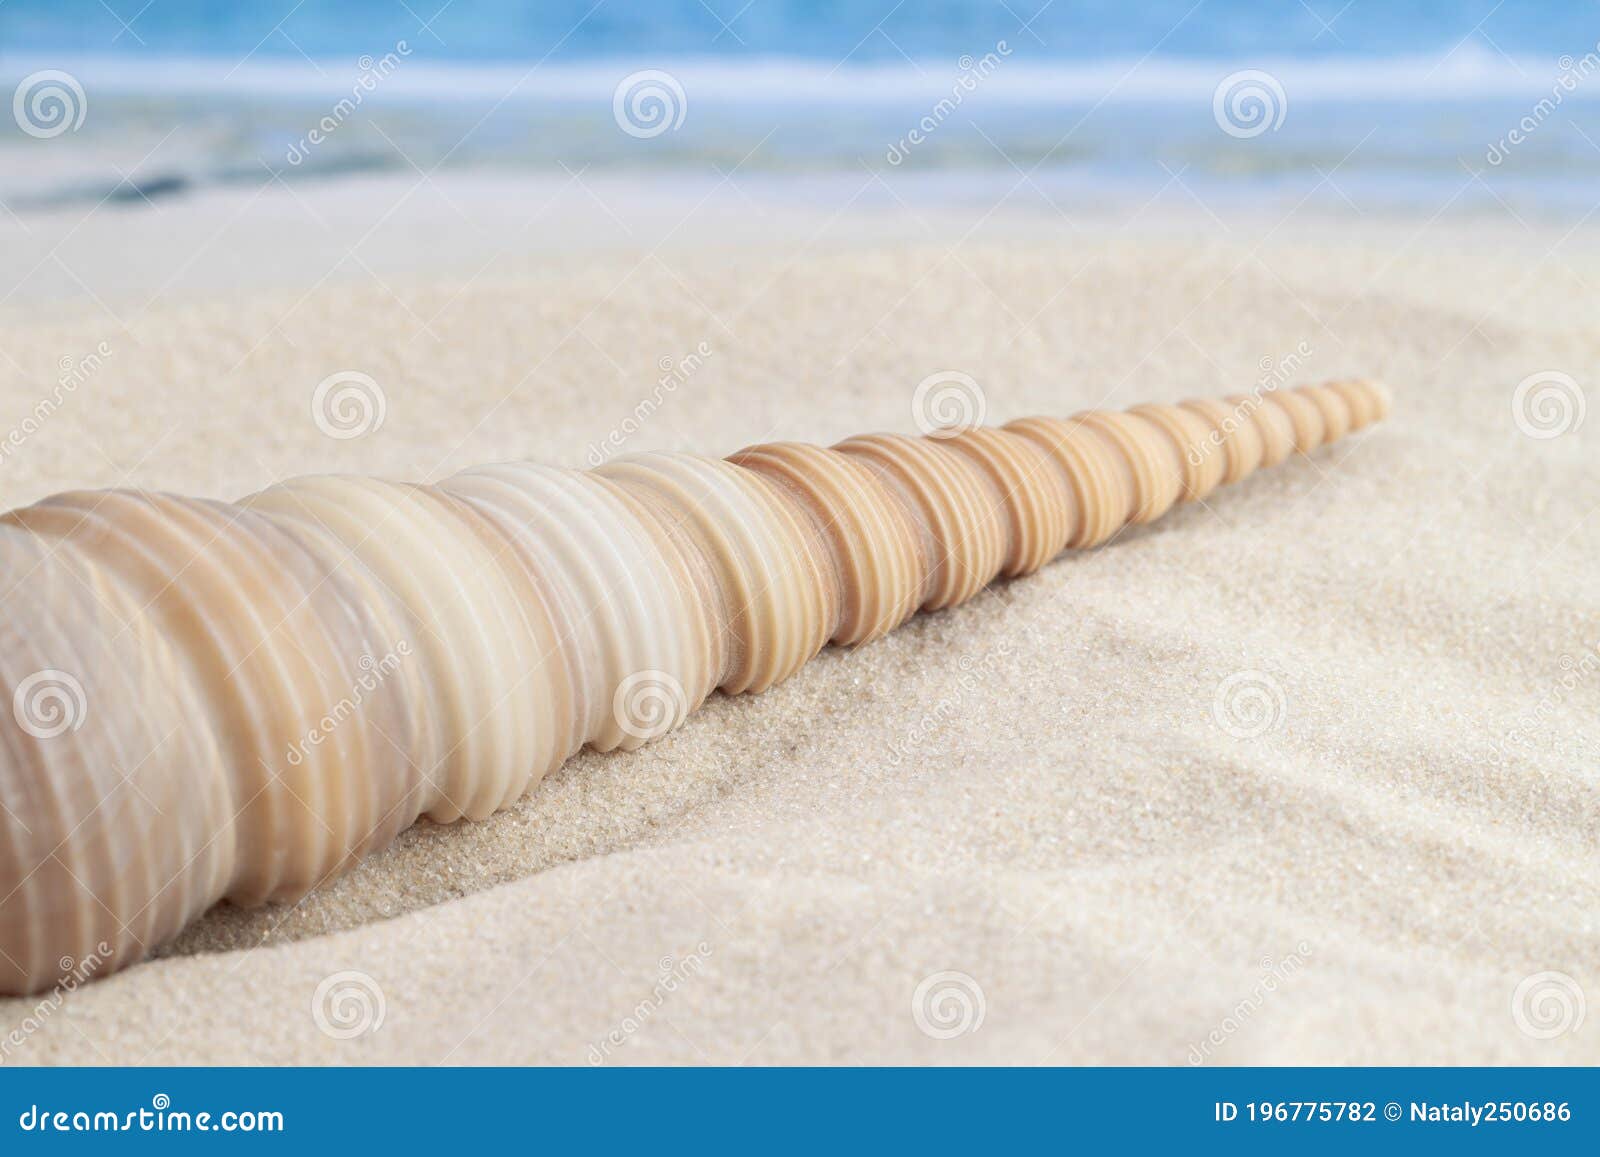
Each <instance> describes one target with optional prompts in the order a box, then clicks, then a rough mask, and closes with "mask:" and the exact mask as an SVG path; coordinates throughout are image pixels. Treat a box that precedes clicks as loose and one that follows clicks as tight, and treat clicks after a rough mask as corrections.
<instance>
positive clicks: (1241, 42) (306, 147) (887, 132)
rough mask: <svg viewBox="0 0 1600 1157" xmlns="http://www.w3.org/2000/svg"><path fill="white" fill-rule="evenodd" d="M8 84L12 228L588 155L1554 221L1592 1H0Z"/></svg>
mask: <svg viewBox="0 0 1600 1157" xmlns="http://www.w3.org/2000/svg"><path fill="white" fill-rule="evenodd" d="M441 4H442V6H441ZM0 82H3V83H4V89H5V92H6V93H9V94H10V95H12V96H13V100H12V102H11V103H12V112H13V116H12V117H11V118H8V119H4V120H0V199H3V200H4V201H5V203H6V204H7V206H8V207H10V208H11V209H12V210H13V211H15V212H27V211H30V210H35V209H39V208H48V207H51V206H54V205H59V204H63V203H70V202H72V201H74V200H82V199H94V200H99V199H101V198H103V197H106V196H108V195H109V196H111V197H113V198H114V199H120V200H126V201H128V202H129V203H131V204H142V203H143V202H144V200H145V199H146V198H154V197H156V196H158V195H162V194H166V195H181V194H183V193H185V192H188V191H191V190H193V189H196V188H201V187H205V186H212V185H229V184H256V185H259V184H260V183H261V181H262V180H264V179H278V180H284V181H299V180H332V179H338V178H339V177H341V176H345V175H349V174H352V173H371V172H382V171H390V170H392V171H396V172H404V171H409V170H412V169H413V168H417V169H422V170H425V171H426V170H432V169H435V168H458V167H481V168H489V169H502V170H504V169H520V168H536V169H542V170H550V171H554V172H558V173H559V172H560V171H561V170H562V169H563V168H566V169H568V170H578V169H582V168H585V167H602V168H637V169H643V170H664V169H671V170H682V171H690V172H697V173H700V174H703V175H707V176H710V177H713V178H716V177H719V176H721V175H723V174H727V173H731V172H735V171H738V172H741V173H759V172H765V173H779V174H787V175H791V176H793V177H794V178H795V180H796V182H797V184H796V186H795V187H796V188H797V189H799V188H801V187H802V186H803V179H804V178H805V177H806V176H808V175H826V174H838V173H840V172H852V173H860V172H862V171H863V170H865V171H870V172H875V173H878V174H880V175H881V176H882V177H883V179H884V182H885V184H886V185H888V186H890V187H897V186H898V187H907V188H909V187H912V186H913V185H914V187H915V189H916V190H917V195H920V196H944V197H963V196H971V197H975V198H982V197H985V196H991V195H992V194H993V191H994V189H995V188H997V187H1004V186H1005V185H1007V184H1011V183H1015V182H1018V181H1023V182H1026V184H1027V185H1028V186H1029V187H1030V188H1035V189H1037V190H1039V191H1040V192H1041V193H1042V194H1043V195H1044V196H1046V197H1049V198H1051V199H1060V200H1061V201H1063V202H1070V201H1072V200H1074V199H1077V198H1091V199H1092V198H1103V197H1107V196H1124V195H1126V196H1139V195H1141V194H1143V193H1145V192H1147V191H1148V190H1152V189H1157V188H1162V187H1169V186H1170V185H1171V184H1172V183H1173V182H1175V181H1177V182H1181V183H1182V186H1183V187H1184V188H1186V189H1191V190H1193V191H1194V193H1195V195H1196V196H1197V197H1200V198H1203V199H1205V200H1207V201H1208V202H1209V201H1210V200H1212V199H1214V198H1218V199H1226V198H1239V197H1261V196H1267V197H1280V198H1290V199H1296V200H1298V199H1300V198H1302V197H1308V198H1312V199H1315V200H1318V201H1320V202H1323V203H1326V204H1327V205H1328V206H1329V207H1331V208H1334V209H1335V210H1338V209H1339V208H1341V206H1342V207H1347V208H1351V209H1362V210H1365V209H1367V208H1369V207H1376V208H1391V207H1393V208H1419V207H1420V208H1430V209H1431V208H1437V207H1439V206H1440V205H1441V204H1449V205H1451V206H1452V207H1467V208H1470V207H1474V206H1479V207H1488V208H1496V207H1498V208H1500V209H1507V208H1509V209H1511V210H1512V211H1515V212H1524V211H1526V212H1550V213H1562V214H1574V213H1582V212H1586V211H1587V210H1588V208H1589V207H1590V205H1591V202H1592V200H1593V197H1592V194H1591V192H1590V191H1591V190H1592V189H1593V188H1594V184H1595V179H1596V177H1597V176H1600V9H1596V8H1593V7H1592V6H1589V5H1577V4H1571V3H1556V2H1553V0H1539V2H1534V0H1506V2H1504V3H1501V4H1494V3H1475V2H1472V0H1469V2H1467V3H1415V4H1407V5H1391V4H1380V3H1373V2H1371V0H1354V2H1353V3H1350V4H1348V5H1343V6H1340V5H1339V4H1337V3H1334V0H1306V2H1305V3H1296V2H1291V3H1287V4H1285V3H1265V2H1246V0H1200V2H1199V3H1195V2H1194V0H1178V2H1168V0H1156V2H1153V3H1142V4H1126V3H1121V4H1117V3H1108V2H1101V0H1093V2H1082V0H1080V2H1069V0H1055V2H1054V3H1047V2H1045V0H1015V2H1014V0H1007V2H1006V3H1000V2H999V0H993V2H981V0H980V2H970V3H953V2H950V0H935V2H932V3H920V4H916V3H909V2H907V3H901V4H898V5H895V4H893V3H892V0H883V2H880V3H865V2H860V0H848V2H847V0H837V2H824V3H798V2H772V0H754V2H753V3H751V4H749V5H748V6H744V7H741V6H740V4H739V3H736V2H735V0H705V2H704V3H702V2H701V0H688V2H687V3H684V2H680V0H668V2H665V3H654V4H648V5H646V4H626V3H616V2H611V0H598V2H597V0H578V2H573V3H569V2H567V0H556V2H552V3H544V4H539V5H521V4H513V3H510V2H508V0H453V2H444V0H422V2H421V3H420V4H417V3H412V2H411V0H407V3H405V4H402V3H400V2H399V0H343V2H331V0H305V2H304V3H300V4H294V3H293V2H292V0H283V2H282V3H281V4H260V5H255V4H252V5H237V6H236V5H216V4H203V3H198V2H193V0H157V2H156V3H153V4H151V5H149V6H147V7H144V8H142V9H141V8H140V6H139V5H138V4H136V3H134V0H106V2H105V3H102V2H101V0H89V2H87V3H84V2H82V0H8V2H6V3H4V4H0ZM0 95H4V94H3V93H0ZM797 195H799V194H797Z"/></svg>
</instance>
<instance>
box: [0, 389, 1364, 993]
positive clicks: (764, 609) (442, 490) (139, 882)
mask: <svg viewBox="0 0 1600 1157" xmlns="http://www.w3.org/2000/svg"><path fill="white" fill-rule="evenodd" d="M1388 408H1389V399H1388V394H1387V392H1386V391H1385V390H1384V389H1383V387H1381V386H1379V385H1376V384H1374V383H1371V382H1366V381H1341V382H1333V383H1330V384H1328V385H1324V386H1314V387H1302V388H1300V389H1297V390H1292V391H1289V390H1265V391H1262V392H1260V393H1258V394H1256V395H1252V396H1248V397H1247V396H1235V397H1230V398H1226V399H1221V400H1211V401H1192V402H1185V403H1183V404H1181V405H1178V406H1168V405H1147V406H1137V407H1135V408H1133V409H1131V410H1128V411H1126V412H1121V413H1112V412H1102V411H1097V412H1092V413H1086V414H1079V415H1077V416H1076V417H1073V418H1067V419H1056V418H1030V419H1026V420H1023V421H1017V422H1012V423H1011V424H1009V425H1007V426H1005V427H1003V428H1000V429H984V428H980V429H969V430H962V431H955V430H942V431H937V432H936V433H935V434H933V435H930V436H929V437H926V438H909V437H903V436H900V435H895V434H874V435H866V436H863V437H858V438H851V439H849V440H847V441H845V442H842V443H840V444H839V445H837V446H835V447H833V448H831V449H824V448H822V447H818V446H810V445H803V444H799V443H789V442H786V443H777V444H773V445H765V446H754V447H751V448H749V449H747V450H743V451H740V452H739V453H737V454H735V455H733V456H732V457H730V458H728V459H726V460H719V459H715V458H703V457H698V456H695V455H690V454H676V453H650V454H640V455H636V456H633V457H629V458H624V459H619V460H616V461H613V462H610V463H607V464H605V465H603V466H601V467H599V468H598V469H596V470H594V471H578V470H561V469H553V468H549V467H544V466H537V465H533V464H531V463H525V462H514V463H504V464H500V465H494V466H484V467H480V468H477V469H473V470H467V471H464V472H463V473H460V474H457V475H455V476H454V477H452V478H448V479H446V480H445V481H443V482H441V483H439V484H437V485H432V486H423V485H411V484H402V483H393V482H384V481H380V480H377V479H370V478H350V477H310V478H300V479H295V480H292V481H289V482H286V483H283V484H281V485H278V486H274V487H272V488H270V489H268V490H264V491H262V492H261V493H259V494H254V495H251V496H250V497H248V498H246V499H244V500H242V501H240V502H237V503H221V502H211V501H205V500H200V499H191V498H183V497H177V496H172V495H166V494H151V493H144V492H136V491H107V492H78V493H68V494H61V495H57V496H55V497H53V498H49V499H46V500H45V501H43V502H40V503H38V504H36V505H34V506H30V507H27V508H26V509H22V510H16V511H12V512H10V513H9V514H6V515H4V516H3V517H0V552H3V556H4V565H3V568H0V569H3V574H4V575H5V591H4V594H3V603H4V605H3V611H4V613H3V614H0V686H3V687H4V688H5V689H7V690H8V691H9V692H10V694H11V701H12V711H11V713H10V715H9V716H6V717H4V718H3V720H0V991H3V992H6V993H20V992H30V991H35V990H38V989H40V988H44V987H47V986H48V985H50V984H51V983H52V982H54V981H56V980H57V979H58V978H59V977H61V976H63V975H66V974H69V973H74V972H76V973H79V974H80V975H81V974H82V972H83V971H84V968H85V965H92V968H91V970H92V972H93V973H94V974H95V975H102V974H104V973H106V972H109V971H112V970H114V969H116V968H118V967H122V966H124V965H126V964H129V963H132V962H134V961H137V960H139V959H140V958H141V957H142V956H144V955H145V954H146V953H147V952H148V951H149V950H150V949H151V948H153V947H154V946H156V945H158V944H160V943H162V942H163V941H165V940H168V939H170V938H171V937H173V936H174V935H176V934H177V932H178V931H179V930H180V929H182V928H183V927H184V925H186V924H187V923H188V922H190V921H191V920H193V919H194V918H195V917H196V916H198V915H199V914H200V913H202V912H203V911H205V910H206V909H207V908H208V907H210V906H211V905H213V904H215V903H217V902H218V901H219V900H223V899H228V900H232V901H234V902H236V903H240V904H260V903H262V902H264V901H269V900H278V901H283V900H293V899H295V898H297V897H299V896H301V895H303V894H304V893H305V892H306V891H308V890H309V889H311V888H314V887H316V886H317V884H318V883H320V882H321V881H323V880H325V879H327V878H328V877H330V876H331V875H333V874H334V873H337V872H340V871H342V870H344V869H345V868H348V867H349V866H350V865H351V864H352V863H354V862H355V861H356V860H358V859H359V858H360V857H361V856H363V855H365V854H367V853H368V852H371V851H373V850H374V849H377V848H380V847H383V846H384V845H385V844H387V843H389V842H390V841H391V840H393V839H394V838H395V836H396V835H397V834H398V833H399V832H401V831H402V830H404V829H405V828H406V827H407V826H409V825H410V824H411V823H413V822H414V821H415V820H416V819H417V818H418V817H419V816H421V815H428V816H431V817H433V818H434V819H437V820H441V821H451V820H456V819H459V818H461V817H463V816H465V817H468V818H471V819H481V818H483V817H485V816H488V815H490V814H492V813H493V812H495V811H496V810H498V809H500V808H503V807H505V806H507V805H508V804H509V803H511V802H512V801H513V800H515V799H517V798H518V797H519V796H521V795H522V794H523V793H525V792H526V791H528V789H529V788H530V787H532V786H533V785H534V784H535V783H537V782H538V781H539V780H540V778H541V777H543V776H544V775H545V774H546V773H547V772H549V771H550V770H551V769H553V768H555V767H557V766H559V765H560V764H561V763H562V762H563V761H564V760H566V759H567V758H568V757H569V756H571V755H572V754H573V753H574V752H576V751H577V750H578V749H579V748H580V747H582V746H583V745H585V744H588V745H590V746H593V747H595V748H597V749H599V750H602V751H606V750H611V749H613V748H625V749H631V748H633V747H636V746H638V745H639V744H640V743H643V742H645V741H646V740H647V739H650V738H653V737H655V736H656V735H659V734H662V733H663V732H665V731H666V730H668V729H670V728H672V727H674V726H676V725H677V724H678V723H680V722H682V720H683V718H684V717H685V716H686V715H687V714H688V713H689V712H690V711H692V710H693V709H694V708H695V707H697V706H698V705H699V704H700V703H701V702H702V701H703V700H704V699H705V698H706V696H707V695H709V694H710V693H711V692H712V691H713V690H715V689H717V688H721V689H722V690H723V691H725V692H727V693H729V694H737V693H739V692H742V691H760V690H763V689H765V688H767V687H770V686H771V685H772V684H774V683H776V682H778V681H779V680H781V679H785V678H787V677H788V676H789V675H791V674H793V673H794V672H795V671H796V670H797V669H798V668H799V667H800V666H801V665H802V664H804V663H805V662H806V661H807V660H808V659H810V658H811V656H813V655H814V654H816V653H817V651H818V650H819V649H820V648H821V647H823V646H824V645H825V644H827V643H829V642H833V643H838V644H841V645H847V646H853V645H856V644H860V643H865V642H868V641H870V640H872V639H875V638H877V637H878V636H880V635H882V634H884V633H885V632H887V631H890V630H893V629H894V628H895V627H896V626H898V625H899V624H900V623H902V622H904V621H905V620H906V619H907V618H909V617H910V616H911V615H913V614H915V613H916V612H917V611H918V610H919V609H921V610H939V609H941V608H944V607H950V606H954V605H956V604H958V603H961V602H963V601H965V600H967V599H970V598H972V597H973V596H974V595H976V594H977V593H978V592H979V591H980V590H982V589H983V588H984V587H985V586H987V585H988V584H989V583H990V582H991V581H993V580H994V579H995V578H996V577H997V576H1000V575H1008V576H1009V575H1024V574H1028V573H1031V572H1032V571H1035V570H1038V569H1039V568H1040V567H1042V566H1044V565H1045V564H1046V563H1047V562H1049V561H1050V560H1051V559H1053V558H1055V557H1056V556H1057V555H1058V554H1060V553H1061V552H1062V551H1063V550H1065V549H1069V548H1084V547H1092V546H1098V545H1100V544H1102V543H1104V542H1106V541H1108V540H1109V539H1111V538H1112V537H1113V536H1114V535H1116V533H1117V532H1118V531H1119V530H1120V529H1121V528H1122V527H1123V526H1125V525H1127V524H1128V523H1129V522H1147V521H1149V520H1151V519H1153V518H1157V517H1159V516H1160V515H1161V514H1163V513H1165V512H1166V510H1168V509H1169V508H1170V507H1171V506H1172V505H1173V504H1174V503H1175V502H1180V501H1194V500H1198V499H1202V498H1204V497H1205V496H1206V495H1207V494H1209V493H1210V492H1211V490H1212V489H1214V488H1215V487H1216V486H1218V485H1221V484H1222V483H1224V482H1237V481H1239V480H1240V479H1242V478H1244V477H1246V476H1247V475H1249V474H1250V473H1251V472H1252V471H1254V470H1256V469H1258V468H1260V467H1261V466H1270V465H1274V464H1276V463H1278V462H1280V461H1282V460H1283V459H1284V458H1285V457H1287V456H1288V455H1289V453H1290V452H1291V451H1298V452H1300V453H1307V452H1309V451H1311V450H1312V449H1314V448H1315V447H1317V446H1320V445H1322V444H1324V443H1326V442H1330V441H1332V440H1334V439H1335V438H1337V437H1340V436H1342V435H1343V434H1345V433H1346V432H1348V431H1350V430H1353V429H1358V428H1360V427H1362V426H1364V425H1366V424H1368V423H1369V422H1372V421H1375V420H1377V419H1378V418H1381V417H1383V416H1384V415H1385V414H1386V413H1387V412H1388Z"/></svg>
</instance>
